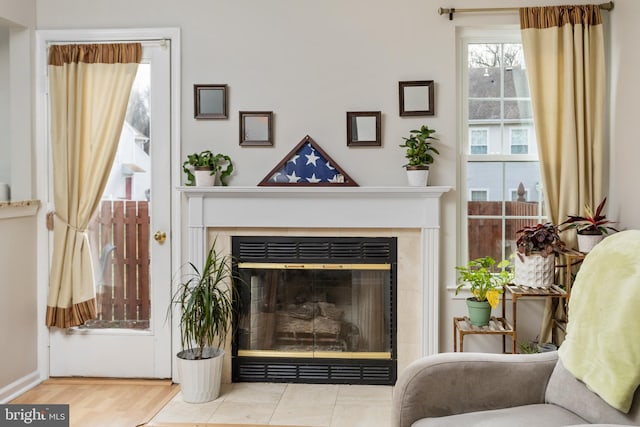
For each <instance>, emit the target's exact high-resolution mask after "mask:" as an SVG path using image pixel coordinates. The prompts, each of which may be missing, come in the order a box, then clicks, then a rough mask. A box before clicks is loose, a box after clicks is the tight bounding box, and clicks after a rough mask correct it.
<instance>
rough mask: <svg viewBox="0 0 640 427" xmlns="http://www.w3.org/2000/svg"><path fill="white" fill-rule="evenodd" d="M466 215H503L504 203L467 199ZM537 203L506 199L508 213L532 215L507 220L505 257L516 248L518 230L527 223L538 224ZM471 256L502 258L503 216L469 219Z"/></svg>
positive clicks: (471, 257) (506, 213)
mask: <svg viewBox="0 0 640 427" xmlns="http://www.w3.org/2000/svg"><path fill="white" fill-rule="evenodd" d="M467 209H468V211H467V214H468V216H469V217H471V216H489V215H490V216H498V217H500V216H502V202H500V201H498V202H468V206H467ZM537 215H538V203H537V202H506V203H505V216H507V217H529V218H513V219H507V220H506V221H505V224H504V226H505V228H504V233H505V234H504V236H505V238H504V241H505V243H506V245H507V247H506V248H505V256H506V257H508V256H509V255H510V254H511V253H513V251H514V250H515V241H516V240H517V235H516V232H517V231H518V230H520V229H521V228H522V227H524V226H525V225H535V224H537V223H538V222H539V220H538V219H532V218H531V217H536V216H537ZM467 232H468V239H469V240H468V241H469V242H473V244H470V245H469V259H475V258H480V257H485V256H487V255H491V256H492V257H493V258H494V259H496V260H500V259H502V247H501V245H502V219H500V218H469V221H468V231H467Z"/></svg>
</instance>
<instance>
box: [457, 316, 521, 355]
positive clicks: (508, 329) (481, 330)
mask: <svg viewBox="0 0 640 427" xmlns="http://www.w3.org/2000/svg"><path fill="white" fill-rule="evenodd" d="M515 333H516V331H515V328H514V327H512V326H511V325H510V324H509V322H507V320H506V319H505V318H504V317H494V316H491V319H490V320H489V324H488V325H487V326H474V325H472V324H471V322H470V321H469V318H468V317H466V316H465V317H454V318H453V351H458V335H460V351H461V352H462V351H464V336H465V335H470V334H486V335H502V352H503V353H506V350H507V349H506V340H505V338H506V336H507V335H510V336H511V339H512V341H513V343H514V344H513V352H514V353H515V349H516V345H515V342H516V339H515Z"/></svg>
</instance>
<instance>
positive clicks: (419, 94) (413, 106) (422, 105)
mask: <svg viewBox="0 0 640 427" xmlns="http://www.w3.org/2000/svg"><path fill="white" fill-rule="evenodd" d="M434 92H435V89H434V83H433V80H416V81H408V82H399V95H400V116H433V115H434V114H435V104H434V98H435V97H434Z"/></svg>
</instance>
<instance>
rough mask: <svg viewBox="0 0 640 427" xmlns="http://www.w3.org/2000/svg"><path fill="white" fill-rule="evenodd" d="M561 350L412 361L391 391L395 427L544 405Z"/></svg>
mask: <svg viewBox="0 0 640 427" xmlns="http://www.w3.org/2000/svg"><path fill="white" fill-rule="evenodd" d="M557 359H558V355H557V352H549V353H540V354H516V355H511V354H488V353H442V354H436V355H433V356H428V357H424V358H422V359H419V360H416V361H415V362H413V363H411V364H410V365H409V366H407V368H406V369H405V370H404V371H403V372H402V373H401V374H400V377H399V378H398V381H397V382H396V385H395V387H394V390H393V405H392V424H391V425H392V426H393V427H409V426H411V424H412V423H414V422H415V421H416V420H419V419H421V418H428V417H442V416H446V415H454V414H461V413H466V412H473V411H483V410H489V409H500V408H508V407H512V406H520V405H528V404H536V403H544V396H545V390H546V388H547V382H548V380H549V377H550V375H551V372H552V371H553V368H554V366H555V365H556V362H557Z"/></svg>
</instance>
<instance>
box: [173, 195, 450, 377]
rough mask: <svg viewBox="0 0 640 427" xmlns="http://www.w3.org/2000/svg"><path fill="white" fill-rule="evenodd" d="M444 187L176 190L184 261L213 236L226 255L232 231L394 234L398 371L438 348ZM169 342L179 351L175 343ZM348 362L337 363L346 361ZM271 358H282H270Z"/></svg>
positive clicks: (228, 357)
mask: <svg viewBox="0 0 640 427" xmlns="http://www.w3.org/2000/svg"><path fill="white" fill-rule="evenodd" d="M449 190H450V187H433V186H428V187H335V188H334V187H317V188H316V187H308V186H300V187H298V186H287V187H236V186H232V187H180V188H179V191H180V192H181V194H182V195H183V197H184V198H185V201H186V202H188V209H187V215H186V218H185V224H186V226H187V236H186V240H185V244H186V250H187V253H186V255H185V256H184V259H185V260H189V261H190V262H193V263H194V264H195V265H202V263H203V261H204V256H205V255H206V253H207V250H208V248H209V246H210V245H211V242H213V241H214V240H215V241H216V242H217V243H218V244H219V245H220V246H221V249H222V250H223V251H224V252H226V253H229V254H231V252H232V242H231V240H232V238H233V237H234V236H280V237H286V236H305V237H323V238H325V237H376V238H377V237H385V238H387V237H391V238H394V239H395V240H396V243H397V275H396V274H395V273H394V274H392V280H394V281H395V283H394V285H395V288H396V289H395V291H394V292H395V296H396V298H394V301H397V304H396V307H398V308H399V309H398V310H397V311H396V313H395V314H394V316H395V317H396V320H395V321H394V323H392V326H393V325H397V326H396V327H395V330H394V332H395V338H394V339H393V341H391V350H390V352H391V359H392V360H393V359H395V360H397V368H396V369H397V371H398V372H401V371H402V370H403V369H404V368H405V367H406V366H407V365H408V364H409V363H411V362H412V361H414V360H416V359H417V358H419V357H421V356H425V355H428V354H434V353H437V352H438V331H439V326H438V318H439V313H438V301H439V287H440V283H439V275H438V267H439V256H440V247H439V239H440V197H441V196H442V195H443V194H444V193H446V192H447V191H449ZM301 209H303V214H301ZM173 240H174V241H176V236H174V239H173ZM178 240H179V239H178ZM315 262H316V261H313V262H311V263H315ZM174 327H176V328H177V325H174ZM176 335H177V334H176ZM230 339H231V337H229V340H230ZM241 339H242V340H245V342H246V340H247V339H249V338H248V337H246V336H243V337H242V338H241ZM173 345H174V348H176V349H177V348H179V345H180V342H179V340H177V339H176V340H174V344H173ZM225 348H226V349H228V350H229V351H227V352H226V353H225V361H224V365H223V381H224V382H225V383H229V382H231V381H232V365H233V363H232V362H233V361H235V359H233V360H232V356H233V350H232V345H231V343H230V342H229V343H228V344H227V346H225ZM176 352H177V351H176ZM174 353H175V352H174ZM344 353H347V352H344ZM360 353H362V352H360ZM342 356H346V355H345V354H343V355H342ZM345 359H346V358H345ZM348 361H349V359H346V360H343V362H344V363H345V366H347V365H348V363H349V362H348ZM274 362H278V363H282V362H283V360H282V358H279V359H277V360H275V358H274ZM389 363H391V362H389ZM306 366H307V369H308V371H310V370H311V369H314V368H313V364H308V365H306ZM256 369H258V370H259V369H262V368H260V367H259V366H257V367H256ZM317 369H324V368H322V367H320V368H317ZM345 369H346V368H345ZM174 380H175V381H176V382H180V378H179V376H177V375H174ZM308 382H311V380H309V381H308Z"/></svg>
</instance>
